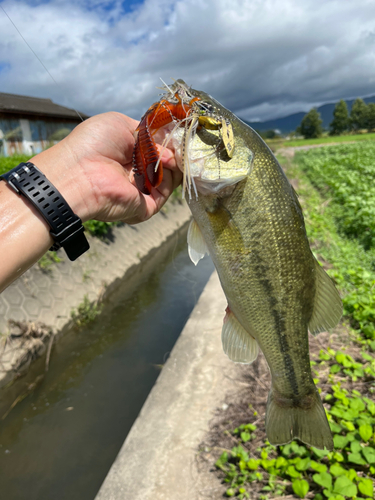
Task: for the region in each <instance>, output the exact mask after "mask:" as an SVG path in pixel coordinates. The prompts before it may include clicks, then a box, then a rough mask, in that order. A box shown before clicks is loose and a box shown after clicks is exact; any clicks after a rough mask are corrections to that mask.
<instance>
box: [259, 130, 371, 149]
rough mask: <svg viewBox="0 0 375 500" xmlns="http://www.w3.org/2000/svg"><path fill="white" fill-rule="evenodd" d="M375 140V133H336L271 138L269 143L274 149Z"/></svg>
mask: <svg viewBox="0 0 375 500" xmlns="http://www.w3.org/2000/svg"><path fill="white" fill-rule="evenodd" d="M373 140H375V133H373V134H356V135H351V134H348V135H335V136H325V137H319V138H318V139H296V140H294V141H286V140H283V139H269V140H267V141H266V142H267V144H268V145H269V146H270V148H272V149H273V150H276V149H280V148H286V147H298V146H310V145H311V146H313V145H314V144H331V143H334V142H357V141H373Z"/></svg>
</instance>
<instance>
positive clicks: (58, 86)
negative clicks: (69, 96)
mask: <svg viewBox="0 0 375 500" xmlns="http://www.w3.org/2000/svg"><path fill="white" fill-rule="evenodd" d="M0 8H1V10H2V11H3V12H4V14H5V15H6V16H7V18H8V19H9V21H10V22H11V23H12V24H13V26H14V28H15V30H16V31H17V33H18V34H19V36H20V37H21V38H22V40H23V41H24V42H25V43H26V45H27V46H28V47H29V49H30V50H31V52H32V53H33V54H34V56H35V57H36V58H37V59H38V61H39V62H40V64H41V65H42V66H43V68H44V69H45V70H46V71H47V73H48V74H49V76H50V78H51V80H52V81H53V82H54V84H55V85H56V87H57V88H58V89H59V91H60V92H61V94H62V95H64V92H62V90H61V87H60V85H59V84H58V83H57V82H56V80H55V79H54V78H53V76H52V75H51V73H50V72H49V71H48V69H47V68H46V66H45V65H44V63H43V61H42V60H41V59H40V58H39V57H38V55H37V54H36V52H35V51H34V50H33V49H32V47H31V46H30V45H29V44H28V42H27V41H26V39H25V37H24V36H23V35H22V33H21V32H20V30H19V29H18V28H17V26H16V25H15V24H14V22H13V21H12V19H11V18H10V16H9V14H8V13H7V12H6V10H5V9H4V7H3V6H2V5H0ZM64 97H66V96H64ZM73 111H75V112H76V113H77V115H78V116H79V118H80V119H81V121H84V119H83V118H82V116H81V114H80V113H79V112H78V111H77V110H76V109H74V108H73Z"/></svg>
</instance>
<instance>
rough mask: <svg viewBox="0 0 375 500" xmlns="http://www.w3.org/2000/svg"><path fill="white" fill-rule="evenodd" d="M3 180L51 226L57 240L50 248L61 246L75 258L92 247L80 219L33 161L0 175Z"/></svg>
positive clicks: (55, 248) (70, 256) (53, 235)
mask: <svg viewBox="0 0 375 500" xmlns="http://www.w3.org/2000/svg"><path fill="white" fill-rule="evenodd" d="M0 179H3V180H5V181H6V182H7V183H8V184H9V185H10V186H11V187H12V188H13V189H14V190H15V191H16V193H18V194H22V195H23V196H25V197H26V198H27V199H28V200H29V201H30V202H31V203H32V204H33V205H34V207H35V208H36V209H37V210H38V212H40V214H41V215H42V216H43V218H44V219H45V221H46V222H47V224H48V225H49V226H50V227H51V231H50V233H51V236H52V238H53V239H54V240H55V244H54V245H53V246H52V247H51V250H57V249H58V248H60V247H62V248H64V250H65V251H66V253H67V255H68V257H69V259H70V260H76V259H77V258H78V257H79V256H80V255H82V254H83V253H84V252H86V251H87V250H88V249H89V248H90V245H89V243H88V241H87V239H86V236H85V235H84V234H83V232H84V227H83V226H82V221H81V219H80V218H79V217H78V216H77V215H76V214H75V213H74V212H73V211H72V209H71V208H70V206H69V205H68V203H67V202H66V201H65V199H64V198H63V196H62V195H61V194H60V193H59V191H58V190H57V189H56V188H55V186H54V185H53V184H52V183H51V182H49V180H48V179H47V177H46V176H45V175H44V174H43V173H42V172H41V171H40V170H39V169H38V168H37V167H36V166H35V165H34V164H33V163H30V162H27V163H20V164H19V165H17V167H15V168H13V169H12V170H10V171H9V172H7V173H5V174H3V175H0Z"/></svg>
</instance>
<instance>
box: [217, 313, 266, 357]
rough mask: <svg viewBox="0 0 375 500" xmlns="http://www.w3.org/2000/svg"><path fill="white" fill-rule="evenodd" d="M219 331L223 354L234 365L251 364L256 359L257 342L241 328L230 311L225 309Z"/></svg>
mask: <svg viewBox="0 0 375 500" xmlns="http://www.w3.org/2000/svg"><path fill="white" fill-rule="evenodd" d="M226 312H227V313H226V315H225V318H224V324H223V329H222V331H221V341H222V343H223V349H224V352H225V354H226V355H227V356H228V357H229V358H230V359H231V360H232V361H235V362H236V363H248V364H250V363H252V362H253V361H255V360H256V359H257V357H258V352H259V346H258V342H257V341H256V340H255V339H254V338H253V337H252V336H251V335H250V334H249V333H248V332H247V331H246V330H245V329H244V328H243V326H242V325H241V324H240V322H239V321H238V320H237V318H236V317H235V315H234V314H233V313H232V311H231V310H230V309H229V307H228V308H227V311H226Z"/></svg>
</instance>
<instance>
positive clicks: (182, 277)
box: [0, 232, 213, 500]
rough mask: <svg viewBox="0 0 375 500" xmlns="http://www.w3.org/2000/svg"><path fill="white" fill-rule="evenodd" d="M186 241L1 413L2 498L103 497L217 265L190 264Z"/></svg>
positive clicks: (127, 286)
mask: <svg viewBox="0 0 375 500" xmlns="http://www.w3.org/2000/svg"><path fill="white" fill-rule="evenodd" d="M185 242H186V232H185V234H182V235H180V236H178V237H177V236H176V238H174V239H173V240H172V241H171V242H170V243H169V244H167V248H166V247H164V248H162V249H160V250H159V251H158V252H157V254H156V255H154V256H153V258H152V259H151V260H150V262H149V263H148V265H146V266H145V268H143V269H141V270H140V271H139V272H138V275H137V276H136V277H134V278H132V279H131V280H130V281H128V282H127V283H124V284H122V285H121V287H120V288H119V289H118V290H117V291H116V293H115V294H112V296H110V297H109V298H108V299H107V301H106V303H105V308H104V310H103V313H102V314H101V315H100V317H99V319H97V320H96V321H95V322H94V323H92V324H91V325H90V326H88V327H87V328H85V329H83V330H81V331H79V332H76V331H73V332H70V333H69V334H68V335H66V336H65V337H64V338H63V339H61V340H60V341H59V342H58V343H57V344H56V345H55V347H54V350H53V352H52V356H51V361H50V368H49V371H48V373H47V374H46V376H45V377H44V379H43V380H42V382H41V383H40V384H39V385H37V387H36V389H35V390H34V392H32V393H31V394H29V395H28V396H27V397H26V398H25V399H24V400H23V401H21V402H20V403H18V404H17V405H16V406H15V407H14V409H13V410H12V411H11V413H10V414H9V416H8V417H7V418H6V419H5V420H3V421H1V420H0V498H4V500H66V499H69V500H93V499H94V498H95V495H96V493H97V491H98V490H99V488H100V486H101V484H102V482H103V480H104V478H105V476H106V474H107V472H108V470H109V468H110V467H111V464H112V463H113V461H114V459H115V457H116V455H117V453H118V451H119V449H120V447H121V445H122V443H123V441H124V439H125V437H126V435H127V433H128V432H129V430H130V428H131V426H132V424H133V422H134V420H135V418H136V417H137V415H138V413H139V411H140V409H141V407H142V405H143V403H144V401H145V399H146V397H147V395H148V393H149V391H150V390H151V388H152V386H153V384H154V382H155V380H156V378H157V376H158V374H159V372H160V370H161V369H162V365H163V364H164V363H165V361H166V359H167V358H168V354H169V352H170V351H171V349H172V347H173V345H174V343H175V342H176V340H177V338H178V336H179V334H180V332H181V330H182V328H183V326H184V324H185V323H186V321H187V319H188V317H189V315H190V313H191V311H192V309H193V307H194V305H195V304H196V302H197V300H198V298H199V295H200V294H201V292H202V290H203V288H204V286H205V284H206V282H207V280H208V278H209V276H210V274H211V272H212V271H213V265H212V262H211V260H210V259H208V258H205V259H204V260H203V261H201V262H200V263H199V265H198V266H197V267H195V266H194V265H193V264H192V263H191V261H190V259H189V257H188V255H187V248H186V243H185ZM40 364H41V362H40ZM34 370H35V369H34ZM36 375H37V374H36ZM18 383H19V384H20V383H21V384H22V383H23V384H26V382H22V381H21V382H18ZM9 403H11V402H4V398H3V405H4V404H5V406H6V405H7V404H9ZM3 413H4V412H3ZM3 413H2V414H3Z"/></svg>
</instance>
